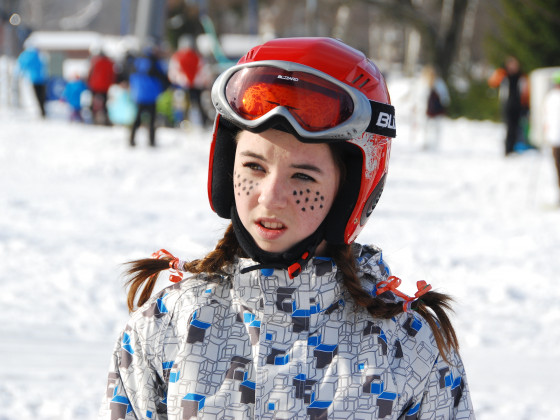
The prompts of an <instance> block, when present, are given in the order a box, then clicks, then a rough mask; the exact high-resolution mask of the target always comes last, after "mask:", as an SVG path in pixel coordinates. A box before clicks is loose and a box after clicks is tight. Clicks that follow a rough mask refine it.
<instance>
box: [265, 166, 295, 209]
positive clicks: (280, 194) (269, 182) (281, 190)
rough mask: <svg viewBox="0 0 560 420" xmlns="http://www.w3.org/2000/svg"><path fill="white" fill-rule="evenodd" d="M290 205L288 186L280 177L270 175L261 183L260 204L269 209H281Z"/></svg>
mask: <svg viewBox="0 0 560 420" xmlns="http://www.w3.org/2000/svg"><path fill="white" fill-rule="evenodd" d="M287 203H288V186H287V185H286V183H285V182H283V181H282V180H281V179H279V177H278V176H276V175H273V174H270V175H269V176H268V177H266V179H265V180H262V181H261V186H260V190H259V204H260V205H262V206H264V207H265V208H269V209H281V208H284V207H286V205H287Z"/></svg>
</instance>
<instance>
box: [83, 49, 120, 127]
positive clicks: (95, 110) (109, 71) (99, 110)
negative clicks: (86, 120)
mask: <svg viewBox="0 0 560 420" xmlns="http://www.w3.org/2000/svg"><path fill="white" fill-rule="evenodd" d="M115 78H116V73H115V63H114V62H113V60H111V59H110V58H109V57H107V56H106V55H105V54H104V53H103V52H101V53H100V54H99V55H96V56H94V57H92V59H91V64H90V70H89V75H88V80H87V84H88V88H89V90H90V91H91V93H92V95H93V98H92V104H91V112H92V117H93V121H94V122H96V123H101V124H105V125H110V124H111V122H110V120H109V116H108V113H107V91H108V90H109V87H110V86H111V85H112V84H113V83H115Z"/></svg>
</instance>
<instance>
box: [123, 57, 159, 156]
mask: <svg viewBox="0 0 560 420" xmlns="http://www.w3.org/2000/svg"><path fill="white" fill-rule="evenodd" d="M129 86H130V96H131V98H132V100H133V101H134V102H135V103H136V105H137V113H136V119H135V120H134V123H133V124H132V126H131V130H130V138H129V142H130V146H135V145H136V141H135V136H136V130H137V129H138V127H140V125H141V123H142V117H143V115H146V116H147V118H148V125H149V141H150V143H149V144H150V146H152V147H155V146H156V100H157V98H158V96H159V95H160V94H161V93H162V92H163V91H164V90H165V89H167V87H168V86H169V80H168V79H167V71H166V70H165V69H164V68H163V65H162V62H161V61H160V60H159V59H158V57H157V54H156V51H155V50H154V49H153V48H150V49H147V50H146V51H145V53H144V54H142V55H140V56H139V57H136V58H135V59H134V65H133V70H132V72H131V74H130V77H129Z"/></svg>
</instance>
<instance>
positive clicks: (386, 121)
mask: <svg viewBox="0 0 560 420" xmlns="http://www.w3.org/2000/svg"><path fill="white" fill-rule="evenodd" d="M375 125H377V126H378V127H383V128H392V129H395V128H396V126H395V117H394V116H393V115H391V114H387V113H386V112H380V113H379V116H378V117H377V123H376V124H375Z"/></svg>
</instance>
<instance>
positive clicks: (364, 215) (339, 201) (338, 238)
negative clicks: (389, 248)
mask: <svg viewBox="0 0 560 420" xmlns="http://www.w3.org/2000/svg"><path fill="white" fill-rule="evenodd" d="M333 147H334V149H333V153H335V154H337V155H338V157H337V158H335V160H340V159H341V160H342V162H343V164H342V165H340V164H339V166H342V168H341V179H340V186H339V188H338V193H337V196H336V198H335V200H334V202H333V204H332V207H331V210H330V212H329V214H328V215H327V219H326V221H325V227H326V229H325V239H326V240H327V242H328V243H331V244H350V243H352V242H353V241H354V240H355V239H356V237H357V236H358V234H359V233H360V232H361V230H362V229H363V227H364V226H365V224H366V223H367V221H368V219H369V217H370V215H371V213H372V212H373V209H374V208H375V206H376V205H377V203H378V201H379V198H380V197H381V193H382V192H383V187H384V185H385V179H386V176H387V166H386V156H387V153H388V148H387V143H385V145H379V146H377V147H378V150H379V151H380V159H379V163H378V166H377V170H376V171H375V173H373V174H372V176H371V178H369V180H366V179H365V178H364V173H365V166H366V163H365V162H364V153H365V152H364V149H363V148H362V147H361V146H358V145H356V144H353V143H351V142H341V143H336V144H335V145H333Z"/></svg>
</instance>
